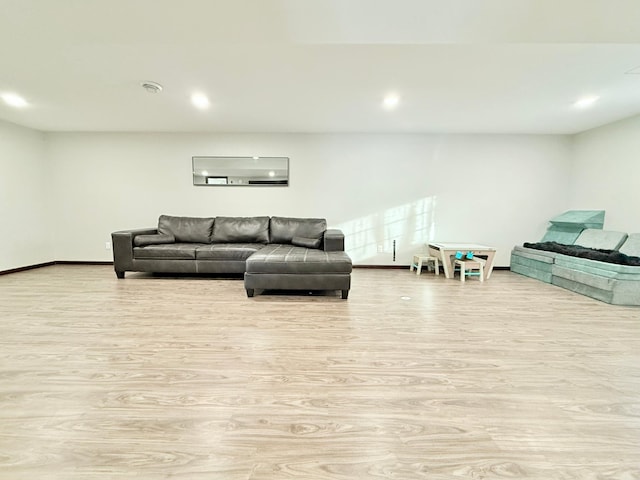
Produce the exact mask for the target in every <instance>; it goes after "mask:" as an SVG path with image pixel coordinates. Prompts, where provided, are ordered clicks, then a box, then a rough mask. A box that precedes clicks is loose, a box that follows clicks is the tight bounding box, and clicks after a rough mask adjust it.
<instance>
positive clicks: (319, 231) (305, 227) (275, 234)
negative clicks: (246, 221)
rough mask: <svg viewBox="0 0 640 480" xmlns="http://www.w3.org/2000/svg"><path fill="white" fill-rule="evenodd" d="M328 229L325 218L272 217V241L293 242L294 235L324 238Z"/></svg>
mask: <svg viewBox="0 0 640 480" xmlns="http://www.w3.org/2000/svg"><path fill="white" fill-rule="evenodd" d="M326 229H327V221H326V220H325V219H324V218H287V217H271V224H270V232H271V235H270V237H271V238H270V241H271V243H291V240H293V237H304V238H313V239H322V236H323V235H324V232H325V230H326Z"/></svg>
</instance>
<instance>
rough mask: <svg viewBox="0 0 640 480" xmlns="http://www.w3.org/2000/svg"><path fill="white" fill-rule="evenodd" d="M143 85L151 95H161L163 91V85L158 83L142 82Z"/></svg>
mask: <svg viewBox="0 0 640 480" xmlns="http://www.w3.org/2000/svg"><path fill="white" fill-rule="evenodd" d="M141 85H142V88H144V89H145V90H146V91H147V92H149V93H160V92H161V91H162V85H160V84H159V83H157V82H142V84H141Z"/></svg>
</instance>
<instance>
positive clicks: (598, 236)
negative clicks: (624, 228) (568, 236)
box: [575, 228, 627, 250]
mask: <svg viewBox="0 0 640 480" xmlns="http://www.w3.org/2000/svg"><path fill="white" fill-rule="evenodd" d="M626 239H627V234H626V233H623V232H613V231H611V230H599V229H597V228H587V229H585V230H583V231H582V233H581V234H580V235H579V236H578V238H576V241H575V245H580V246H581V247H587V248H597V249H599V250H617V249H618V248H620V245H622V244H623V243H624V241H625V240H626Z"/></svg>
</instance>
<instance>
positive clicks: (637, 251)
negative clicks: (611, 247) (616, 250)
mask: <svg viewBox="0 0 640 480" xmlns="http://www.w3.org/2000/svg"><path fill="white" fill-rule="evenodd" d="M620 253H624V254H625V255H629V256H630V257H640V233H632V234H630V235H629V238H627V239H626V240H625V242H624V243H623V244H622V246H621V247H620Z"/></svg>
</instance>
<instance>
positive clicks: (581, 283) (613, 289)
mask: <svg viewBox="0 0 640 480" xmlns="http://www.w3.org/2000/svg"><path fill="white" fill-rule="evenodd" d="M594 213H595V214H597V216H598V217H601V220H602V221H603V220H604V212H593V211H588V212H584V211H573V212H567V213H565V214H563V215H561V216H560V217H556V219H553V220H552V221H551V222H552V225H551V227H550V228H549V231H548V232H547V235H545V237H544V238H543V241H545V242H546V241H555V242H558V243H563V244H565V245H580V246H582V247H587V248H594V249H604V250H617V251H619V252H620V253H623V254H625V255H628V256H631V257H640V233H634V234H630V235H628V234H626V233H623V232H613V231H608V230H601V229H599V228H583V227H584V226H585V224H589V222H585V221H575V222H574V231H570V230H571V226H570V225H568V224H565V225H560V227H561V230H562V231H560V232H559V231H558V228H557V227H558V224H560V223H562V222H563V220H566V219H567V218H571V217H573V218H574V219H575V218H576V216H578V217H580V219H581V220H584V219H585V218H586V217H588V216H589V215H591V217H589V219H591V220H593V218H594V217H593V215H592V214H594ZM580 214H581V215H580ZM598 223H599V221H598V222H595V224H593V223H592V225H593V226H595V227H598V226H599V225H598ZM558 236H560V237H562V238H558ZM511 271H512V272H515V273H519V274H521V275H526V276H528V277H532V278H535V279H538V280H541V281H543V282H547V283H551V284H553V285H557V286H559V287H563V288H566V289H568V290H571V291H574V292H577V293H580V294H582V295H586V296H589V297H591V298H595V299H597V300H601V301H603V302H607V303H611V304H614V305H639V306H640V266H630V265H618V264H615V263H607V262H601V261H597V260H591V259H587V258H579V257H573V256H569V255H564V254H562V253H556V252H549V251H543V250H537V249H533V248H527V247H524V246H516V247H514V248H513V250H512V252H511Z"/></svg>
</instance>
